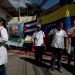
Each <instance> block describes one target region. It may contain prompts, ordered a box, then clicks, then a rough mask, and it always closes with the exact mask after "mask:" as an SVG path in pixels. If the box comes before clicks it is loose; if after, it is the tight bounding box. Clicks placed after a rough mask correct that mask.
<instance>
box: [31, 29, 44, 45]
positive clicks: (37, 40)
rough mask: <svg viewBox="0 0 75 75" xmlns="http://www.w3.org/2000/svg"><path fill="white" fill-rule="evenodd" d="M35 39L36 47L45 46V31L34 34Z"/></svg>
mask: <svg viewBox="0 0 75 75" xmlns="http://www.w3.org/2000/svg"><path fill="white" fill-rule="evenodd" d="M32 37H33V39H35V40H34V44H35V46H42V44H44V39H43V38H44V37H45V34H44V32H43V31H41V30H40V31H36V32H34V34H33V36H32Z"/></svg>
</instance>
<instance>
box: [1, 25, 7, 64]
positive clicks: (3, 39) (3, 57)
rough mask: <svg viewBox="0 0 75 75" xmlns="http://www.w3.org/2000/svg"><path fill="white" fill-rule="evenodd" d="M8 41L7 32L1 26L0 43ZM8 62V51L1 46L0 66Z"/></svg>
mask: <svg viewBox="0 0 75 75" xmlns="http://www.w3.org/2000/svg"><path fill="white" fill-rule="evenodd" d="M7 41H8V33H7V30H6V29H5V28H4V27H3V26H0V43H6V42H7ZM6 62H7V49H6V47H5V46H0V65H3V64H5V63H6Z"/></svg>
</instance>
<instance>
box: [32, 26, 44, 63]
mask: <svg viewBox="0 0 75 75" xmlns="http://www.w3.org/2000/svg"><path fill="white" fill-rule="evenodd" d="M32 37H33V43H34V45H35V60H36V63H38V62H41V60H42V52H43V49H44V37H45V34H44V32H43V31H42V30H41V25H37V30H36V32H34V34H33V36H32Z"/></svg>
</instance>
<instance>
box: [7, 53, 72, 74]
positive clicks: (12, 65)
mask: <svg viewBox="0 0 75 75" xmlns="http://www.w3.org/2000/svg"><path fill="white" fill-rule="evenodd" d="M28 56H29V55H28ZM48 65H49V62H48V61H47V60H43V63H41V64H36V63H35V61H34V58H33V57H31V56H29V57H20V56H19V55H12V54H9V60H8V63H7V64H6V68H7V75H72V73H71V71H70V70H71V69H72V68H71V66H70V67H69V66H67V64H63V73H60V72H59V71H58V70H54V71H53V72H52V71H50V69H49V70H47V66H48ZM69 68H70V70H69Z"/></svg>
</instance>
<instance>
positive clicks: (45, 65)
mask: <svg viewBox="0 0 75 75" xmlns="http://www.w3.org/2000/svg"><path fill="white" fill-rule="evenodd" d="M21 59H23V60H25V61H27V62H30V63H32V64H33V65H36V66H39V67H43V68H48V65H47V64H45V63H43V62H36V61H35V59H32V58H25V57H24V58H23V57H21Z"/></svg>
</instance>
